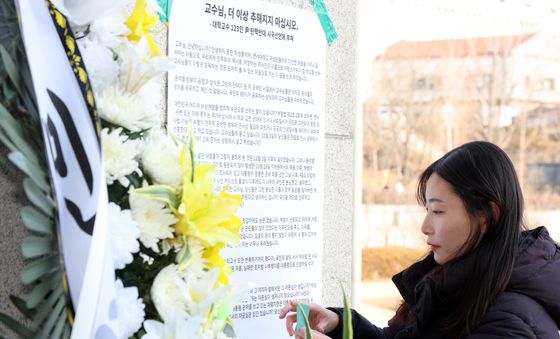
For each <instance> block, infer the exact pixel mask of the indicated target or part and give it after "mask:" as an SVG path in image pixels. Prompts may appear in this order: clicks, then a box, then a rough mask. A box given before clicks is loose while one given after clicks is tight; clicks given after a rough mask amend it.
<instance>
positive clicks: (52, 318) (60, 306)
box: [39, 298, 66, 338]
mask: <svg viewBox="0 0 560 339" xmlns="http://www.w3.org/2000/svg"><path fill="white" fill-rule="evenodd" d="M65 305H66V301H65V300H64V298H61V299H58V301H57V303H56V306H55V307H54V310H53V311H52V312H51V313H50V314H49V316H48V318H47V321H45V322H44V323H43V328H42V329H41V332H39V338H51V336H49V335H48V334H49V333H50V332H51V331H52V329H53V327H54V325H55V324H56V323H57V320H58V319H60V317H65V316H66V314H64V313H62V311H63V310H64V306H65ZM61 313H62V314H61Z"/></svg>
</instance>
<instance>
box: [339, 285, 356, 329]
mask: <svg viewBox="0 0 560 339" xmlns="http://www.w3.org/2000/svg"><path fill="white" fill-rule="evenodd" d="M341 285H342V284H341ZM342 296H343V297H344V310H343V312H342V339H352V338H353V337H354V331H353V330H352V310H351V309H350V306H349V305H348V298H346V293H345V292H344V288H342Z"/></svg>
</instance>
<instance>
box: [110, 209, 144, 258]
mask: <svg viewBox="0 0 560 339" xmlns="http://www.w3.org/2000/svg"><path fill="white" fill-rule="evenodd" d="M108 215H109V227H110V229H111V245H112V253H113V263H114V265H115V269H123V268H124V267H125V266H126V264H130V263H131V262H132V253H136V252H138V251H139V250H140V244H139V243H138V240H137V239H138V237H139V236H140V231H139V230H138V225H137V224H136V222H135V221H134V220H133V219H132V214H131V213H130V210H121V208H120V207H119V205H117V204H115V203H113V202H111V203H109V207H108Z"/></svg>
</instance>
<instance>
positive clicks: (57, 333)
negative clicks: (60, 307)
mask: <svg viewBox="0 0 560 339" xmlns="http://www.w3.org/2000/svg"><path fill="white" fill-rule="evenodd" d="M66 321H67V319H66V317H65V316H64V314H63V315H62V316H60V317H59V318H58V321H57V324H56V326H55V328H54V331H53V333H52V335H51V338H55V339H57V338H60V337H61V335H62V330H63V329H64V325H66Z"/></svg>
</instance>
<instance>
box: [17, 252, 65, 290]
mask: <svg viewBox="0 0 560 339" xmlns="http://www.w3.org/2000/svg"><path fill="white" fill-rule="evenodd" d="M58 262H59V261H58V255H51V256H48V257H44V258H41V259H38V260H34V261H31V262H30V263H28V264H27V265H25V268H24V269H23V270H22V271H21V281H22V282H23V283H24V284H26V285H27V284H30V283H32V282H34V281H35V280H37V279H39V278H41V277H43V276H44V275H45V274H47V273H49V272H52V271H53V270H54V269H56V268H58V267H59V265H58Z"/></svg>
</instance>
